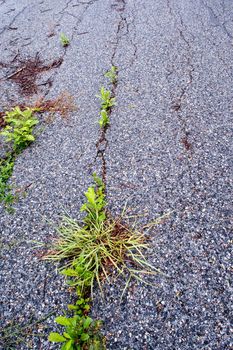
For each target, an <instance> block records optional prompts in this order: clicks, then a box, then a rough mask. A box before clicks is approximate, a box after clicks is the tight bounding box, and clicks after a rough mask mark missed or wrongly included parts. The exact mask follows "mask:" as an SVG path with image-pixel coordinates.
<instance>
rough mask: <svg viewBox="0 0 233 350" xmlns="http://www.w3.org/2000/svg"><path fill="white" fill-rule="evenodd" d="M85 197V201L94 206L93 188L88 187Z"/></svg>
mask: <svg viewBox="0 0 233 350" xmlns="http://www.w3.org/2000/svg"><path fill="white" fill-rule="evenodd" d="M85 196H86V197H87V200H88V202H89V203H91V204H93V205H94V204H95V196H96V195H95V190H94V188H93V187H89V188H88V190H87V192H85Z"/></svg>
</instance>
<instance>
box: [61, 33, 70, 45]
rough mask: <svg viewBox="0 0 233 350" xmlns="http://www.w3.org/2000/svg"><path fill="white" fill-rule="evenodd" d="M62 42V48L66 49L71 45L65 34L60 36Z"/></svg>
mask: <svg viewBox="0 0 233 350" xmlns="http://www.w3.org/2000/svg"><path fill="white" fill-rule="evenodd" d="M60 42H61V44H62V46H64V47H66V46H68V45H69V44H70V40H69V38H68V37H67V36H66V35H65V34H64V33H61V34H60Z"/></svg>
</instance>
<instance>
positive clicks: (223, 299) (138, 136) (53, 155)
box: [0, 0, 233, 350]
mask: <svg viewBox="0 0 233 350" xmlns="http://www.w3.org/2000/svg"><path fill="white" fill-rule="evenodd" d="M0 14H1V19H2V20H1V24H0V35H1V47H2V49H1V59H0V66H1V72H0V84H1V91H2V94H1V108H3V107H6V106H11V105H15V104H17V103H28V101H29V100H30V99H32V100H35V99H37V98H38V97H39V96H46V98H55V97H56V96H58V95H59V94H60V93H61V92H64V91H67V92H69V93H70V94H71V95H73V96H74V99H75V103H76V105H77V111H76V112H72V114H71V115H70V116H69V118H68V119H66V120H64V119H62V118H61V117H60V116H56V117H55V119H54V120H53V122H52V123H50V124H48V125H46V127H45V129H44V130H43V132H42V133H41V134H40V135H39V137H38V138H37V140H36V142H35V143H34V144H33V145H31V146H30V147H29V148H28V149H26V150H25V151H24V152H23V154H22V155H21V156H20V157H19V158H18V159H17V161H16V164H15V168H14V174H13V177H12V179H11V181H12V183H14V184H16V188H17V189H21V191H23V190H24V189H25V188H27V196H26V197H25V198H23V197H22V198H21V199H20V201H19V202H18V203H16V204H15V206H14V207H15V213H14V214H12V215H10V214H8V213H7V212H6V211H5V210H4V208H1V209H0V215H1V217H0V220H1V225H0V228H1V269H0V271H1V288H2V290H1V323H2V326H3V327H5V326H6V325H7V324H8V323H9V322H16V323H19V324H22V325H25V324H26V323H28V322H29V321H30V319H31V318H32V319H33V320H38V319H40V318H43V317H45V316H46V315H48V314H49V313H50V312H52V311H56V313H57V312H59V311H57V310H62V308H64V307H65V305H66V304H67V303H69V302H70V299H72V296H71V295H70V294H69V293H68V291H67V287H66V286H65V284H64V280H63V278H61V277H60V276H59V275H58V273H57V271H56V267H55V266H54V265H53V264H49V263H45V262H44V261H43V260H41V257H40V249H38V248H35V245H36V243H35V241H39V242H48V241H50V240H51V239H53V237H54V236H55V234H56V233H55V227H56V225H57V224H58V223H59V220H60V219H59V216H60V215H62V213H64V211H65V210H66V211H67V212H69V213H70V214H71V215H72V216H73V217H79V207H80V205H81V203H82V201H83V199H84V197H83V192H84V191H85V190H86V188H87V187H88V186H89V184H90V183H91V173H92V171H93V170H97V171H100V168H101V162H100V160H98V159H97V160H95V158H96V146H95V144H96V142H97V140H98V137H99V134H98V123H97V121H98V111H99V101H98V99H97V98H96V94H97V93H98V90H99V89H100V87H101V85H103V84H105V81H106V80H105V78H104V72H105V71H106V70H107V69H108V68H109V67H110V66H111V65H112V64H114V65H116V66H117V67H119V79H118V85H117V89H116V100H117V106H116V107H115V108H114V109H113V110H112V113H111V127H110V129H109V130H108V131H107V139H108V146H107V149H106V150H105V160H106V164H107V193H108V202H109V206H110V208H111V209H112V212H113V213H115V214H117V213H120V211H121V210H122V208H123V206H124V204H125V202H126V201H127V205H128V208H129V212H130V213H132V214H134V215H141V214H142V216H139V217H138V221H139V224H144V223H146V222H151V221H153V220H154V219H155V218H158V217H160V216H161V215H163V214H165V213H168V216H167V217H166V219H165V220H163V221H162V222H161V223H160V224H159V225H158V226H156V227H155V228H154V229H153V230H151V231H150V235H151V246H150V249H149V251H148V254H147V257H148V260H149V261H150V263H153V264H154V265H155V266H156V267H158V268H160V269H161V270H162V272H163V273H164V274H160V275H156V276H155V277H154V278H150V281H151V283H152V284H154V286H148V285H142V284H140V285H137V284H136V283H132V284H131V285H130V288H129V291H128V293H127V294H126V295H125V296H124V298H123V301H122V303H120V302H119V300H120V296H121V291H122V288H123V281H121V282H119V283H117V284H114V285H111V286H106V292H105V293H106V297H105V299H104V300H102V298H101V296H100V294H99V292H98V290H96V294H95V298H94V303H93V310H92V313H93V315H94V316H95V317H97V318H100V319H102V320H103V321H104V333H105V334H106V337H107V348H108V349H110V350H111V349H113V350H114V349H116V350H123V349H125V350H152V349H159V350H165V349H166V350H167V349H170V350H172V349H176V350H177V349H178V350H179V349H181V350H183V349H185V350H194V349H196V350H199V349H205V350H213V349H214V350H222V349H230V348H231V346H232V344H231V338H230V317H231V316H232V309H231V301H232V286H231V274H230V272H231V260H232V236H231V225H230V219H231V213H232V207H231V188H232V187H231V177H230V169H231V168H230V167H231V154H232V143H231V140H232V128H231V127H232V100H233V90H232V73H233V64H232V62H233V59H232V58H233V57H232V38H233V25H232V24H233V3H232V2H231V1H229V0H228V1H227V0H225V1H224V0H223V1H221V2H217V1H214V0H198V1H196V2H193V1H192V0H186V1H184V0H177V1H175V0H167V1H162V0H158V1H153V0H147V1H143V0H138V1H133V0H118V1H117V0H106V1H101V0H90V1H77V0H69V1H67V2H64V1H61V0H59V1H54V0H46V1H41V2H37V1H35V0H33V1H28V0H22V1H20V2H16V1H7V2H6V1H0ZM60 32H64V33H65V34H66V35H67V37H68V38H69V39H70V46H68V47H67V49H63V48H62V46H61V44H60V42H59V33H60ZM38 52H39V55H40V57H41V59H42V60H43V61H44V62H45V63H46V64H49V63H51V62H52V61H53V60H54V59H59V58H62V59H63V63H62V65H61V66H60V67H58V68H54V69H51V70H50V71H47V72H44V73H42V74H41V75H40V76H39V77H38V79H37V84H38V88H39V92H38V95H32V96H31V97H28V96H23V95H22V94H21V92H20V89H19V86H17V84H16V83H15V82H14V81H12V80H11V79H4V77H7V76H9V75H10V74H12V73H13V72H14V71H15V70H16V69H17V67H18V66H17V62H19V61H20V60H21V61H24V60H26V59H28V58H33V57H35V56H36V54H37V53H38ZM49 79H50V80H49ZM48 81H51V84H52V85H51V84H49V83H48ZM28 186H29V187H28ZM53 319H54V316H50V317H49V318H48V320H47V321H45V322H43V323H42V325H40V327H43V329H44V332H45V334H48V333H49V331H50V330H55V328H56V326H55V324H54V321H53ZM46 327H48V328H46ZM0 346H2V349H6V346H4V345H0ZM30 348H33V349H43V350H46V349H58V348H59V347H58V346H56V345H51V343H48V341H47V340H46V339H44V338H38V337H34V338H29V337H28V338H27V343H24V344H21V345H18V346H17V349H20V350H21V349H22V350H23V349H24V350H25V349H30Z"/></svg>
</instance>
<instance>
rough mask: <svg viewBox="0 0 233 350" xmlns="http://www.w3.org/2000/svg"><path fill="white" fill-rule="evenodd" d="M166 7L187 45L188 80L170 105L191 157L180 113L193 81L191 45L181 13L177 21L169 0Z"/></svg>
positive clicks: (186, 128) (187, 135) (185, 121)
mask: <svg viewBox="0 0 233 350" xmlns="http://www.w3.org/2000/svg"><path fill="white" fill-rule="evenodd" d="M167 8H168V12H169V14H170V16H172V18H173V19H174V21H175V23H176V24H177V30H178V33H179V36H180V38H181V39H182V40H183V42H184V43H185V45H186V47H187V55H185V58H186V67H187V71H186V72H187V75H188V81H187V82H186V84H185V86H184V87H181V93H180V94H179V96H178V97H177V99H176V101H175V103H173V105H172V110H173V112H174V113H176V115H177V118H178V120H179V121H180V124H181V131H182V133H183V135H184V136H183V137H182V138H181V143H182V144H183V145H184V148H185V150H186V151H187V154H188V158H191V151H192V145H191V143H190V141H189V135H190V133H189V131H188V121H187V119H185V118H183V117H182V115H181V113H180V112H181V111H182V106H183V104H184V102H185V98H186V95H187V92H188V90H189V89H190V86H191V84H192V82H193V73H194V71H195V68H194V65H193V63H192V54H191V45H190V42H189V40H188V39H187V38H186V37H185V35H184V31H187V28H186V27H185V25H184V22H183V19H182V17H181V14H180V13H179V15H178V16H179V23H178V20H177V16H176V14H175V11H174V10H173V9H172V6H171V3H170V0H167ZM173 73H174V70H172V71H169V72H168V74H167V75H166V78H167V79H168V78H169V76H170V75H172V74H173Z"/></svg>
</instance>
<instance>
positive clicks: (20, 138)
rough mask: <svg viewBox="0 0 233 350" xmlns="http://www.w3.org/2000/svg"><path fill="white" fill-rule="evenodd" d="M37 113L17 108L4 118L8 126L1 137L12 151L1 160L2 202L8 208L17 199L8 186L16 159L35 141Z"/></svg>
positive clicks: (7, 113) (0, 188)
mask: <svg viewBox="0 0 233 350" xmlns="http://www.w3.org/2000/svg"><path fill="white" fill-rule="evenodd" d="M36 111H38V109H32V108H26V109H25V110H21V109H20V108H19V107H15V108H13V109H12V110H11V111H9V112H6V114H5V116H4V117H3V118H4V121H5V123H6V125H5V127H4V129H3V130H2V131H1V132H0V135H1V136H3V137H4V139H5V142H6V143H9V144H10V146H11V151H10V152H8V153H7V154H6V156H5V157H4V158H3V159H1V160H0V202H4V203H5V205H6V207H8V208H9V206H10V205H11V204H12V203H13V202H14V200H15V199H16V196H14V195H13V194H12V193H11V190H12V187H11V186H10V185H9V184H8V180H9V178H10V177H11V175H12V173H13V169H14V162H15V159H16V157H17V156H18V155H19V154H20V153H21V152H22V151H23V150H24V149H25V148H26V147H28V146H29V145H30V143H32V142H33V141H34V140H35V137H34V135H33V131H34V128H35V126H36V125H37V124H38V123H39V121H38V119H37V118H36V117H35V116H34V112H36Z"/></svg>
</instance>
